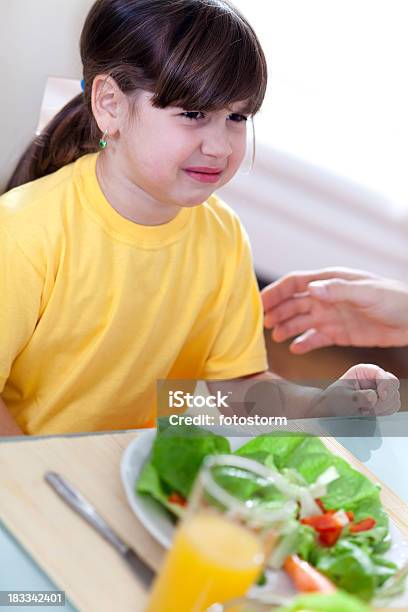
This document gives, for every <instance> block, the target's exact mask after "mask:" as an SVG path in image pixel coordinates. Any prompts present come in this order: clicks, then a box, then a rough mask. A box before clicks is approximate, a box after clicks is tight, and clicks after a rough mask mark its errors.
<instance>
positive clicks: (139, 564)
mask: <svg viewBox="0 0 408 612" xmlns="http://www.w3.org/2000/svg"><path fill="white" fill-rule="evenodd" d="M44 479H45V480H46V481H47V483H48V484H49V485H50V486H51V487H52V488H53V489H54V491H56V493H58V495H59V496H60V497H61V498H62V499H63V500H64V501H65V502H66V503H67V504H68V505H69V506H70V507H71V508H72V509H73V510H75V512H77V513H78V514H79V515H80V516H82V518H83V519H85V520H86V521H87V523H89V524H90V525H92V527H93V528H94V529H96V531H97V532H98V533H99V534H100V535H101V536H102V537H103V538H104V539H105V540H106V541H107V542H109V544H111V545H112V546H113V548H115V549H116V550H117V552H118V553H119V554H120V555H121V556H122V557H123V559H124V560H125V561H126V562H127V564H128V565H129V567H130V568H131V569H132V570H133V571H134V572H135V574H137V576H138V578H139V579H142V580H143V582H144V584H145V585H146V586H150V584H151V582H152V580H153V578H154V571H153V570H152V569H151V568H150V567H149V566H148V565H147V564H146V563H145V561H143V559H141V557H139V555H138V554H137V552H136V551H135V550H134V549H133V548H132V547H131V546H129V544H127V543H126V542H125V541H124V540H122V538H121V537H119V536H118V534H117V533H115V532H114V531H113V529H111V527H109V525H108V524H107V523H106V522H105V521H104V519H103V518H102V517H101V516H100V515H99V514H98V513H97V512H96V510H95V508H94V507H93V506H92V505H91V504H90V503H89V502H88V501H87V500H86V499H85V497H83V495H81V493H79V491H77V490H75V489H74V487H73V486H72V485H70V484H69V483H68V482H67V481H66V480H65V478H63V477H62V476H60V475H59V474H57V473H56V472H46V473H45V475H44Z"/></svg>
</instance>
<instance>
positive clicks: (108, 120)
mask: <svg viewBox="0 0 408 612" xmlns="http://www.w3.org/2000/svg"><path fill="white" fill-rule="evenodd" d="M127 105H128V102H127V98H126V96H125V94H124V93H123V92H122V91H121V90H120V89H119V87H118V86H117V84H116V82H115V80H114V79H113V78H112V77H110V76H109V75H107V74H98V75H97V76H96V77H95V78H94V81H93V84H92V112H93V114H94V117H95V120H96V123H97V124H98V127H99V129H100V130H101V132H104V131H105V130H108V132H109V136H113V135H114V134H116V133H118V132H119V131H120V130H121V128H122V127H123V126H124V118H125V117H126V112H127V110H128V109H127Z"/></svg>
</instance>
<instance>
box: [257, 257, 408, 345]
mask: <svg viewBox="0 0 408 612" xmlns="http://www.w3.org/2000/svg"><path fill="white" fill-rule="evenodd" d="M262 300H263V305H264V310H265V327H266V328H268V329H271V328H273V333H272V338H273V339H274V340H275V341H276V342H283V341H284V340H287V339H288V338H292V337H294V336H296V338H295V340H294V341H293V342H292V343H291V345H290V350H291V351H292V352H293V353H296V354H302V353H307V352H309V351H311V350H313V349H316V348H321V347H324V346H332V345H338V346H367V347H368V346H379V347H387V346H407V345H408V285H407V284H404V283H402V282H400V281H396V280H390V279H386V278H381V277H379V276H375V275H374V274H370V273H369V272H363V271H360V270H352V269H349V268H324V269H321V270H312V271H307V272H294V273H292V274H288V275H287V276H284V277H283V278H281V279H280V280H278V281H276V282H275V283H272V284H271V285H268V286H267V287H265V289H263V291H262Z"/></svg>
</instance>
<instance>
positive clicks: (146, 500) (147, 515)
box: [120, 429, 408, 608]
mask: <svg viewBox="0 0 408 612" xmlns="http://www.w3.org/2000/svg"><path fill="white" fill-rule="evenodd" d="M155 436H156V429H149V430H146V431H144V432H143V433H141V434H139V435H138V436H137V438H135V440H133V442H131V443H130V444H129V446H128V447H127V448H126V450H125V452H124V454H123V456H122V461H121V465H120V473H121V478H122V483H123V486H124V489H125V492H126V497H127V499H128V502H129V505H130V507H131V508H132V510H133V512H134V513H135V514H136V516H137V518H138V519H139V520H140V522H141V523H142V524H143V525H144V527H146V529H147V530H148V531H149V532H150V533H151V535H152V536H153V537H154V538H155V539H156V540H157V541H158V542H160V544H161V545H162V546H163V547H164V548H170V545H171V540H172V537H173V533H174V525H173V523H172V521H171V519H170V518H169V514H168V512H167V511H166V510H165V509H164V508H163V506H161V504H159V503H158V502H156V501H155V500H154V499H151V498H150V497H149V496H147V495H146V496H144V495H139V494H138V493H137V492H136V481H137V479H138V477H139V474H140V472H141V470H142V468H143V465H144V464H145V462H146V460H147V459H148V457H149V455H150V451H151V448H152V444H153V440H154V438H155ZM228 440H229V442H230V444H231V449H232V450H233V451H234V450H236V449H237V448H239V447H240V446H243V444H245V442H246V441H247V440H249V438H245V437H238V438H237V437H228ZM390 535H391V540H392V546H391V548H390V550H389V551H388V552H387V554H386V555H385V556H386V557H387V558H388V559H389V560H390V561H393V562H394V563H396V564H397V565H398V566H401V565H403V564H404V563H405V562H407V561H408V542H407V541H406V540H405V539H404V536H403V535H402V534H401V532H400V531H399V530H398V528H397V526H396V525H395V523H394V522H393V521H392V519H390ZM268 585H270V586H271V587H273V592H274V594H275V595H277V596H282V597H285V596H286V597H292V596H293V595H295V594H296V593H295V591H294V589H293V588H292V585H291V583H290V581H289V579H288V578H287V576H286V574H285V573H284V572H282V571H280V572H272V571H271V572H268ZM266 589H267V587H266V586H264V587H262V591H263V592H265V590H266ZM254 590H255V589H254ZM256 590H257V591H258V592H260V589H256ZM268 590H269V589H268ZM392 606H393V607H394V608H399V607H406V606H408V590H407V589H406V590H405V593H404V594H403V595H402V596H401V597H399V598H396V599H394V600H393V601H392Z"/></svg>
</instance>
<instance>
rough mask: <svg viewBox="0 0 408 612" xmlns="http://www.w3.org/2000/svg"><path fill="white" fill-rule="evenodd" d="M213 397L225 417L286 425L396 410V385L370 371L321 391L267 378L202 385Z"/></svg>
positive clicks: (354, 371) (355, 371)
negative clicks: (221, 399)
mask: <svg viewBox="0 0 408 612" xmlns="http://www.w3.org/2000/svg"><path fill="white" fill-rule="evenodd" d="M207 385H208V388H209V390H210V392H211V393H212V394H215V393H216V392H217V391H219V392H220V393H222V394H224V395H225V396H227V398H228V399H227V401H226V403H228V406H229V407H228V408H223V409H222V410H221V412H222V413H223V414H225V415H233V414H236V415H239V416H250V415H259V416H286V417H287V418H289V419H300V418H315V417H330V416H353V415H365V416H368V415H369V416H375V415H383V414H392V413H394V412H397V411H398V410H399V409H400V407H401V403H400V397H399V381H398V379H397V378H396V377H395V376H393V375H392V374H390V373H389V372H385V371H384V370H383V369H382V368H379V367H378V366H374V365H367V364H359V365H357V366H354V367H353V368H350V369H349V370H347V372H346V373H345V374H343V376H341V377H340V379H339V380H337V381H335V382H334V383H333V384H331V385H330V386H329V387H327V388H326V389H320V388H314V387H305V386H302V385H297V384H294V383H292V382H289V381H286V380H284V379H282V378H280V377H279V376H277V375H276V374H273V373H272V372H261V373H259V374H255V375H251V376H246V377H243V378H236V379H232V380H223V381H221V380H214V381H209V382H207Z"/></svg>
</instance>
